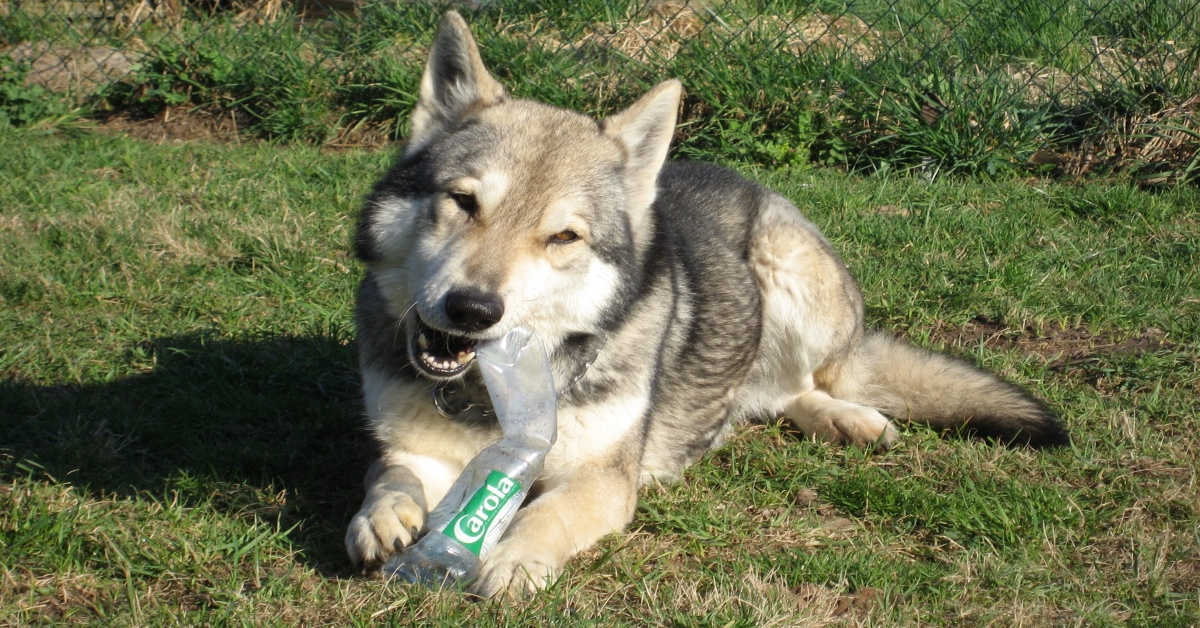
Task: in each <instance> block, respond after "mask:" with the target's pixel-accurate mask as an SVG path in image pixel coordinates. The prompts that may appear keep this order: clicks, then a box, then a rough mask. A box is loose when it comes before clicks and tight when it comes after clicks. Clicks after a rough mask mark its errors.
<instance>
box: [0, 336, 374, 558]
mask: <svg viewBox="0 0 1200 628" xmlns="http://www.w3.org/2000/svg"><path fill="white" fill-rule="evenodd" d="M127 358H128V359H129V362H130V363H142V364H146V363H149V364H152V366H151V367H150V368H148V369H147V370H146V372H144V373H141V374H137V375H132V376H127V377H119V378H116V379H114V380H113V381H111V382H109V383H103V384H84V385H54V386H34V385H29V384H27V383H23V382H21V381H20V380H19V379H18V380H12V379H9V380H4V381H0V481H4V482H9V481H11V480H12V479H13V477H14V476H15V475H29V474H30V473H33V474H34V475H40V476H41V477H45V476H49V477H50V478H53V481H57V482H69V483H70V484H72V485H73V486H75V487H76V489H77V490H80V491H85V492H86V493H88V494H89V495H92V496H101V495H107V496H113V495H117V496H129V495H132V494H140V495H143V496H147V497H150V498H154V499H160V500H162V499H172V500H175V499H182V500H184V501H185V502H190V503H193V504H202V505H204V506H205V507H208V508H216V509H218V510H221V511H224V512H226V513H228V515H229V516H248V517H253V516H258V517H264V518H268V519H270V520H275V519H276V518H278V519H279V520H280V523H281V524H282V525H284V526H285V527H292V526H296V527H295V529H294V530H293V531H292V533H291V534H290V538H291V540H292V541H293V542H294V543H296V545H297V546H298V549H300V550H301V552H300V554H299V556H300V559H301V560H303V561H304V562H306V563H307V564H309V565H310V566H312V567H314V568H316V569H317V570H318V571H320V572H322V573H326V574H330V575H333V574H344V573H346V572H347V571H348V570H349V568H350V567H349V561H348V560H347V559H346V556H345V550H344V549H343V548H342V547H343V546H342V537H343V534H344V530H345V525H346V523H347V522H348V521H349V519H350V517H351V516H352V515H353V513H354V511H355V510H356V509H357V507H358V503H359V501H360V500H361V498H362V484H361V481H362V477H363V474H364V472H365V470H366V466H367V464H369V462H370V459H371V458H372V457H373V456H374V454H375V450H374V445H373V443H372V441H371V438H370V436H369V435H368V434H367V432H366V430H365V429H364V426H365V422H364V421H363V420H362V418H361V417H362V411H361V401H360V399H361V397H360V395H359V393H358V375H357V373H356V370H355V357H354V349H353V347H352V345H350V344H349V343H347V342H346V341H344V340H339V339H337V337H336V334H335V335H331V336H323V335H312V336H272V337H264V338H260V339H255V340H247V341H235V340H228V339H216V338H213V337H212V336H208V335H203V334H199V335H186V336H174V337H168V338H160V339H157V340H154V341H151V342H145V343H139V344H138V345H136V346H133V347H130V348H129V350H128V355H127ZM297 524H298V525H297Z"/></svg>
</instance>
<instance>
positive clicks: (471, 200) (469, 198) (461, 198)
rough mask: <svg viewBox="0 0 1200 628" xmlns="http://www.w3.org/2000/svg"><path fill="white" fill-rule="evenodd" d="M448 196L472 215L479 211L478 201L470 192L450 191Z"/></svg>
mask: <svg viewBox="0 0 1200 628" xmlns="http://www.w3.org/2000/svg"><path fill="white" fill-rule="evenodd" d="M450 198H451V199H453V200H454V202H455V203H456V204H457V205H458V208H459V209H461V210H463V211H465V212H467V213H468V214H470V215H472V216H474V215H475V214H476V213H478V212H479V202H478V201H476V200H475V195H474V194H471V193H470V192H450Z"/></svg>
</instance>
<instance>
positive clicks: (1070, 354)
mask: <svg viewBox="0 0 1200 628" xmlns="http://www.w3.org/2000/svg"><path fill="white" fill-rule="evenodd" d="M929 338H930V340H932V341H933V342H934V343H935V344H940V345H942V346H945V347H951V348H964V347H974V346H978V345H979V343H981V342H982V343H983V345H984V346H985V347H987V348H989V349H1001V350H1007V351H1020V352H1021V353H1025V354H1028V355H1036V356H1039V357H1042V358H1044V359H1046V360H1047V361H1049V363H1050V366H1065V365H1069V364H1075V363H1078V362H1082V361H1083V360H1086V359H1088V358H1090V357H1092V356H1095V355H1102V354H1108V355H1113V354H1115V355H1138V354H1141V353H1148V352H1151V351H1157V350H1159V349H1164V348H1169V347H1171V346H1172V343H1170V342H1168V341H1167V340H1166V333H1165V332H1163V331H1162V330H1161V329H1155V328H1150V329H1146V330H1144V331H1141V332H1138V333H1134V334H1129V333H1121V332H1101V333H1093V332H1091V331H1088V330H1086V329H1072V328H1066V327H1062V326H1060V325H1059V324H1057V323H1046V324H1043V325H1040V326H1033V325H1029V326H1026V327H1020V328H1017V327H1009V326H1007V325H1005V324H1003V323H1001V322H1000V321H997V320H994V319H991V318H988V317H986V316H977V317H975V318H974V319H972V320H971V321H970V322H968V323H967V324H966V326H964V327H962V328H957V327H952V326H950V325H945V326H941V327H938V328H936V329H935V330H934V331H933V332H932V333H930V334H929Z"/></svg>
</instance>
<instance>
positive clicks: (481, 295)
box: [356, 11, 680, 379]
mask: <svg viewBox="0 0 1200 628" xmlns="http://www.w3.org/2000/svg"><path fill="white" fill-rule="evenodd" d="M679 97H680V84H679V82H678V81H667V82H665V83H662V84H660V85H658V86H657V87H655V88H654V89H652V90H651V91H650V92H649V93H647V94H646V95H645V96H643V97H642V98H641V99H640V100H639V101H638V102H636V103H635V104H634V105H633V106H632V107H630V108H629V109H627V110H626V111H624V112H621V113H618V114H616V115H613V116H610V117H608V118H605V119H603V120H600V121H596V120H593V119H591V118H588V117H586V116H584V115H581V114H579V113H576V112H574V111H569V110H565V109H560V108H556V107H551V106H549V105H545V104H542V103H538V102H534V101H528V100H518V99H514V98H510V97H509V95H508V94H507V93H506V91H505V89H504V87H503V86H501V85H500V84H499V83H498V82H497V81H496V80H495V79H494V78H492V76H491V75H490V74H489V73H488V71H487V69H486V68H484V66H483V61H482V59H481V58H480V56H479V50H478V47H477V46H476V44H475V40H474V39H473V38H472V37H471V33H470V31H469V30H468V29H467V25H466V23H464V22H463V19H462V18H461V17H460V16H459V15H458V14H457V13H455V12H453V11H451V12H448V13H447V14H446V16H445V17H444V18H443V19H442V22H441V24H440V26H439V27H438V31H437V34H436V36H435V37H434V42H433V47H432V49H431V50H430V53H429V60H428V62H427V64H426V67H425V74H424V76H423V78H422V79H421V88H420V95H419V100H418V102H417V106H416V109H415V110H414V111H413V113H412V119H411V122H412V133H411V135H410V137H409V140H408V143H407V145H406V146H405V148H404V152H403V153H402V155H401V157H400V160H399V162H398V163H397V164H396V166H395V167H393V169H392V170H391V171H390V172H389V173H388V174H387V175H386V176H385V177H384V178H383V180H381V181H380V182H379V184H378V185H377V186H376V189H375V192H374V193H373V195H372V197H371V199H370V200H369V201H368V203H367V205H366V207H365V208H364V210H363V212H362V215H361V217H360V219H359V227H358V235H357V241H356V249H357V253H358V256H359V258H360V259H362V260H363V261H364V262H365V263H366V264H367V266H368V267H369V268H370V270H371V273H372V274H373V276H374V277H375V280H376V282H377V283H378V284H379V287H380V289H381V291H382V292H383V294H384V296H385V298H386V299H387V301H388V306H389V309H390V310H391V311H392V314H393V315H395V316H397V317H398V318H400V319H401V320H403V321H405V328H406V329H407V333H408V336H409V337H408V341H409V342H408V346H409V353H410V356H411V358H412V361H413V364H415V365H416V366H417V368H418V369H419V370H420V371H421V372H423V373H424V374H426V375H427V376H430V377H432V378H435V379H448V378H452V377H457V376H458V375H461V374H462V373H463V372H465V371H466V369H467V365H468V363H469V362H470V358H471V356H472V355H473V349H474V346H475V343H476V342H477V341H479V340H484V339H490V338H497V337H499V336H501V335H503V334H504V333H506V332H507V331H508V330H510V329H512V328H513V327H515V326H517V325H524V326H526V327H529V328H530V329H532V330H533V331H534V332H535V333H536V334H537V335H538V336H539V338H540V339H541V340H542V342H543V343H544V344H545V345H546V346H547V347H548V348H550V349H553V348H554V347H555V346H557V345H558V344H559V343H561V342H562V341H563V340H564V339H565V338H567V337H569V336H572V335H576V334H589V333H595V332H596V331H597V330H598V329H599V328H600V327H601V326H602V325H603V323H604V321H605V320H607V319H609V318H611V317H612V316H614V315H615V312H614V311H613V310H614V308H620V307H621V304H622V303H625V302H626V301H627V300H628V298H629V294H628V291H629V290H633V289H635V288H634V286H636V283H637V279H638V277H637V270H636V269H637V268H638V265H639V263H640V260H641V258H642V257H643V255H644V253H645V250H646V247H647V245H648V244H649V241H650V239H651V238H652V237H653V233H652V232H653V221H652V219H651V209H650V206H651V204H652V203H653V202H654V197H655V191H656V179H657V177H658V173H659V170H660V169H661V168H662V165H663V163H664V161H665V159H666V154H667V148H668V145H669V144H670V140H671V135H672V133H673V131H674V126H675V114H676V110H677V108H678V105H679Z"/></svg>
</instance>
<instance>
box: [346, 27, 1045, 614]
mask: <svg viewBox="0 0 1200 628" xmlns="http://www.w3.org/2000/svg"><path fill="white" fill-rule="evenodd" d="M681 89H682V87H681V84H680V83H679V82H678V81H675V80H669V81H666V82H663V83H661V84H659V85H658V86H656V87H654V88H653V89H651V90H650V91H649V92H648V93H646V94H645V95H644V96H643V97H641V99H639V100H638V101H637V102H636V103H634V104H633V105H632V106H630V107H629V108H628V109H626V110H625V111H622V112H620V113H617V114H615V115H611V116H609V117H607V118H604V119H602V120H594V119H592V118H589V117H587V116H584V115H582V114H580V113H577V112H574V111H570V110H566V109H561V108H557V107H552V106H549V105H546V104H543V103H539V102H535V101H530V100H522V99H516V98H512V97H510V96H509V95H508V93H507V92H506V91H505V89H504V87H503V86H501V85H500V83H498V82H497V81H496V80H495V79H494V78H493V77H492V76H491V75H490V74H489V73H488V71H487V69H486V68H485V67H484V65H483V62H482V60H481V58H480V55H479V50H478V48H477V45H476V43H475V40H474V39H473V38H472V36H471V33H470V31H469V30H468V28H467V25H466V23H465V22H464V21H463V19H462V17H460V16H459V15H458V14H457V13H455V12H453V11H451V12H448V13H446V14H445V17H444V18H443V19H442V21H441V23H440V25H439V27H438V30H437V33H436V35H435V37H434V41H433V45H432V48H431V50H430V52H429V59H428V61H427V64H426V67H425V71H424V75H423V77H422V79H421V84H420V93H419V96H418V102H417V104H416V107H415V109H414V111H413V112H412V115H411V123H412V131H411V135H410V137H409V138H408V141H407V143H406V144H405V146H404V148H403V150H402V152H401V154H400V156H399V158H398V160H397V162H396V163H395V165H394V166H393V167H392V168H391V170H390V171H389V172H387V174H386V175H384V176H383V178H382V179H381V180H380V181H379V182H378V183H377V184H376V186H375V188H374V190H373V192H372V193H371V195H370V196H369V198H368V199H367V202H366V203H365V205H364V207H363V209H362V211H361V214H360V216H359V221H358V227H357V232H356V235H355V242H354V247H355V254H356V255H357V257H358V259H359V260H361V262H362V263H363V264H364V265H365V267H366V271H365V274H364V278H363V280H362V283H361V285H360V287H359V290H358V295H357V303H356V307H357V310H356V325H357V333H358V349H359V361H360V367H361V371H362V383H363V395H364V400H365V408H366V414H367V417H368V420H369V423H370V428H371V430H372V431H373V433H374V436H375V437H376V439H377V440H378V442H379V444H380V446H381V450H382V454H381V457H380V459H379V460H378V461H377V462H376V463H375V465H374V466H372V468H371V470H370V471H369V472H368V474H367V478H366V481H365V484H366V497H365V499H364V501H363V505H362V509H361V510H360V511H359V512H358V514H356V515H355V516H354V518H353V520H352V521H351V523H350V526H349V530H348V531H347V534H346V548H347V550H348V552H349V554H350V557H351V558H352V560H353V561H354V562H355V563H356V564H358V565H360V566H372V565H378V564H380V563H381V562H383V561H385V560H386V559H388V558H389V556H391V555H392V554H394V553H395V552H397V551H399V550H401V549H402V548H403V547H405V546H407V545H409V544H410V543H412V542H414V540H416V539H417V538H418V537H419V535H420V534H421V533H422V531H423V528H424V526H425V522H426V516H427V514H428V512H429V511H430V509H431V508H432V507H433V506H435V505H436V504H437V503H438V501H439V500H440V499H441V498H442V496H443V495H444V494H445V493H446V491H447V490H448V488H449V487H450V485H451V483H453V481H454V480H455V478H456V477H457V476H458V475H459V473H460V472H461V471H462V469H463V467H464V466H465V465H466V464H467V463H468V462H469V461H470V460H471V459H472V458H473V457H474V456H475V455H476V454H478V453H479V452H480V451H481V450H482V449H483V448H484V447H486V446H487V445H489V444H491V443H494V442H496V441H497V440H498V439H499V438H500V431H499V427H498V425H497V422H496V421H495V418H494V416H493V415H491V414H490V412H489V411H490V408H489V405H488V404H489V402H488V396H487V392H486V389H485V388H484V386H483V384H482V380H481V377H480V375H479V372H478V369H477V368H472V362H473V360H472V358H473V356H474V348H475V346H476V344H477V343H479V342H482V341H487V340H492V339H496V338H499V337H501V336H503V335H504V334H505V333H506V332H508V331H509V330H511V329H513V328H514V327H516V326H524V327H526V328H528V329H530V330H532V331H533V332H534V333H535V334H536V336H537V338H538V339H539V341H540V342H541V343H542V345H543V346H544V347H545V349H546V351H547V353H548V355H549V356H550V361H551V365H552V370H553V373H554V378H555V386H556V389H557V391H558V425H559V427H558V441H557V443H556V444H555V445H554V447H553V448H552V449H551V451H550V452H549V454H548V455H547V456H546V459H545V470H544V472H543V473H542V475H541V476H540V478H539V479H538V481H537V482H536V483H535V485H534V486H533V488H532V491H531V492H530V494H529V496H528V497H527V498H526V500H525V503H524V504H523V505H522V507H521V508H520V510H519V511H518V512H517V514H516V516H515V518H514V519H513V520H512V523H511V525H510V527H509V528H508V530H507V531H506V532H505V534H504V536H503V537H502V538H501V539H500V540H499V542H498V543H497V544H496V545H495V547H494V548H493V550H492V552H491V553H490V554H489V555H488V556H487V557H486V558H485V560H484V562H483V565H482V568H481V570H480V573H479V575H478V577H477V578H476V579H475V581H474V582H473V584H471V585H470V586H471V588H472V590H473V591H474V592H475V593H476V594H478V595H482V596H494V595H496V594H498V593H508V594H522V595H523V594H527V593H531V592H535V591H537V590H538V589H540V588H543V587H545V586H547V585H548V584H549V583H551V582H552V581H553V579H554V578H555V576H556V574H558V573H559V572H560V570H561V569H562V568H563V566H564V564H565V563H566V562H567V560H568V559H569V558H570V557H571V556H572V555H574V554H576V553H578V552H580V551H581V550H584V549H587V548H588V547H590V546H592V545H593V544H594V543H596V542H597V540H599V539H600V538H601V537H603V536H605V535H607V534H610V533H614V532H619V531H621V530H622V529H623V528H624V527H625V526H626V525H627V524H628V523H629V522H630V520H631V519H632V517H633V514H634V508H635V505H636V501H637V491H638V488H639V486H640V485H642V484H645V483H647V482H654V481H659V482H669V481H671V480H674V479H676V478H678V477H679V476H680V474H681V472H682V471H683V469H684V468H686V467H687V466H688V465H689V464H690V463H692V462H694V461H696V460H697V459H698V458H699V457H700V456H702V455H703V454H704V453H705V452H707V451H709V450H711V449H712V448H713V447H715V446H717V445H718V444H720V443H721V442H722V439H723V438H724V437H725V436H726V435H727V434H729V432H730V430H731V425H734V424H736V423H738V422H739V421H745V420H753V419H764V418H772V417H779V416H786V417H788V419H790V420H791V421H792V423H794V425H795V426H796V427H797V428H799V429H800V430H801V431H803V433H804V434H805V435H806V436H808V437H811V438H813V439H817V440H820V441H828V442H840V443H849V444H854V445H860V446H864V447H872V448H879V449H883V448H887V447H888V446H890V445H892V444H893V443H894V442H895V441H896V439H897V438H898V432H897V430H896V428H895V427H894V425H893V423H892V422H891V421H890V420H889V419H888V418H887V417H892V419H895V420H897V421H905V422H917V423H923V424H928V425H931V426H934V427H935V428H939V429H943V430H957V431H960V432H961V431H966V432H971V433H974V434H977V435H980V436H985V437H992V438H996V439H1000V440H1003V441H1006V442H1009V443H1023V444H1027V445H1030V446H1033V447H1046V446H1054V445H1061V444H1064V443H1066V442H1068V436H1067V433H1066V431H1065V429H1064V428H1063V426H1062V425H1061V423H1060V422H1059V421H1058V419H1057V418H1056V417H1055V416H1054V414H1053V413H1052V412H1051V411H1050V410H1049V409H1048V408H1047V406H1046V405H1045V404H1043V403H1042V402H1040V401H1038V400H1037V399H1036V398H1034V397H1032V396H1031V395H1030V394H1029V393H1027V392H1025V391H1023V390H1022V389H1020V388H1018V387H1017V386H1015V385H1012V384H1009V383H1006V382H1004V381H1003V380H1001V379H999V378H998V377H997V376H995V375H993V374H991V373H989V372H986V371H983V370H980V369H977V368H975V367H974V366H971V365H968V364H967V363H965V362H961V361H958V360H955V359H952V358H949V357H946V356H942V355H939V354H936V353H932V352H928V351H925V350H922V349H919V348H916V347H913V346H910V345H908V344H905V343H903V342H901V341H899V340H897V339H894V338H893V337H891V336H889V335H887V334H885V333H880V332H871V331H867V330H866V329H865V328H864V322H863V298H862V296H861V294H860V292H859V289H858V286H857V284H856V283H855V281H854V279H853V277H851V275H850V273H849V271H848V270H847V269H846V266H845V265H844V264H843V263H842V262H841V260H840V259H839V258H838V256H837V254H836V253H835V252H834V251H833V249H832V247H831V246H830V244H829V242H828V241H827V240H826V239H825V238H824V237H823V236H822V235H821V232H820V231H819V230H818V229H817V227H815V226H814V225H813V224H812V223H810V222H809V221H808V220H806V219H805V218H804V217H803V216H802V214H801V212H800V210H799V209H797V207H796V206H795V205H793V204H792V203H791V202H789V201H788V200H787V199H786V198H784V197H783V196H782V195H780V194H778V193H776V192H774V191H772V190H770V189H768V188H766V187H764V186H762V185H759V184H757V183H755V182H752V181H749V180H747V179H744V178H742V177H741V176H739V175H738V174H735V173H734V172H732V171H730V170H727V169H724V168H720V167H716V166H711V165H704V164H697V163H668V162H667V159H666V158H667V151H668V147H669V144H670V141H671V137H672V135H673V133H674V127H675V118H676V112H677V110H678V108H679V103H680V96H681Z"/></svg>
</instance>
